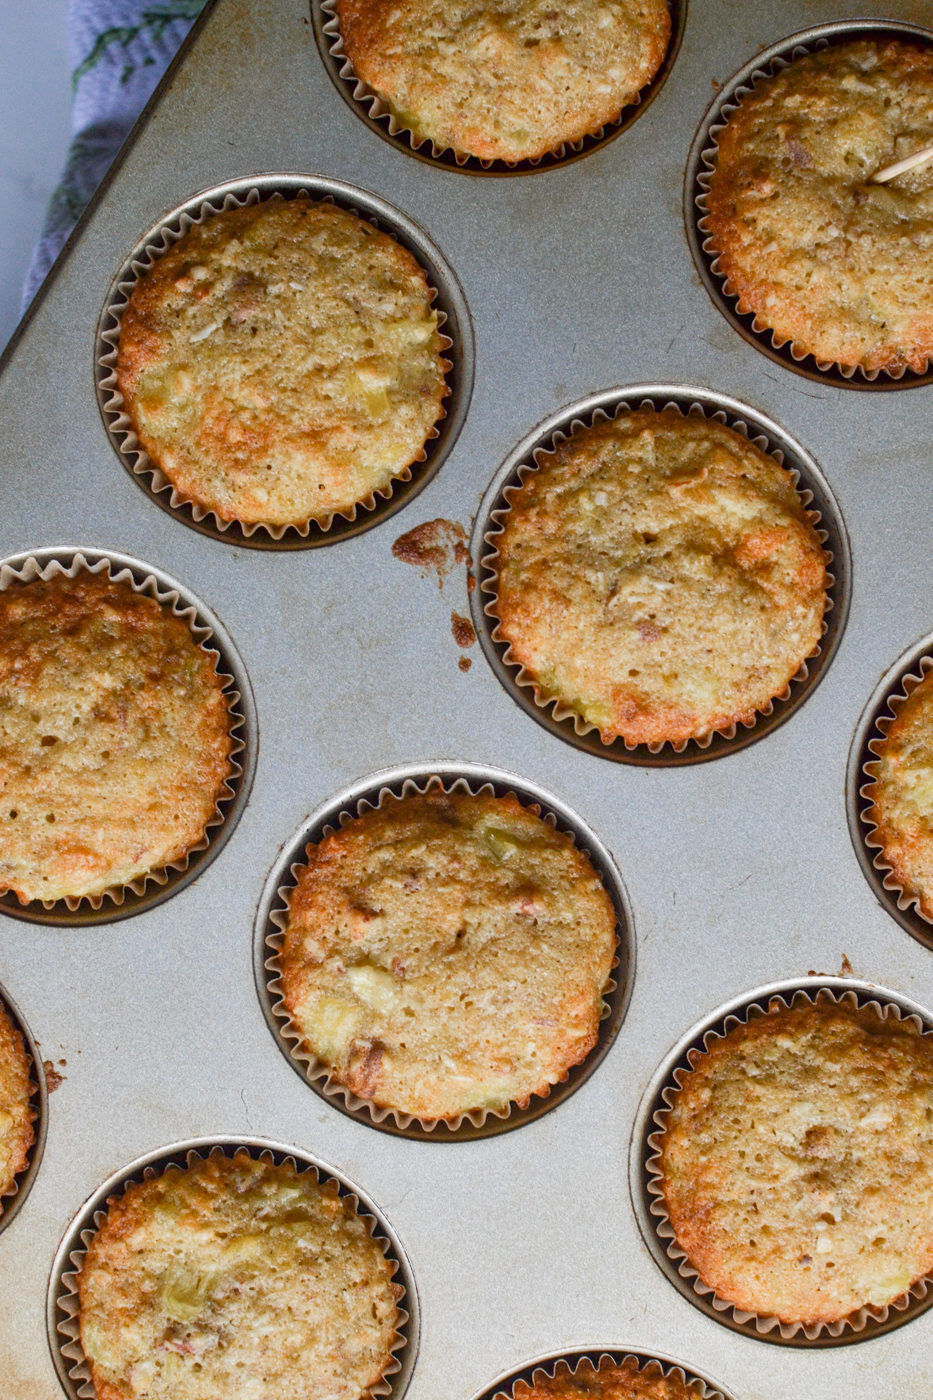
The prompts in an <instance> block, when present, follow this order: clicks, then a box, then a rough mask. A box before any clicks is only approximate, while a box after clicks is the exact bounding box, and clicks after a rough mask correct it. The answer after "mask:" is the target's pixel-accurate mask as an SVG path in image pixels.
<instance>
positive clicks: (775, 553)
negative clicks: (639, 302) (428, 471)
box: [492, 409, 827, 746]
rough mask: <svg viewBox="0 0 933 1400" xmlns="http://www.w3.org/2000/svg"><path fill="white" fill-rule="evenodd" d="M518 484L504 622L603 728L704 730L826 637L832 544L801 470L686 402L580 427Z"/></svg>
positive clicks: (734, 713) (546, 695)
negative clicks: (813, 512) (686, 407)
mask: <svg viewBox="0 0 933 1400" xmlns="http://www.w3.org/2000/svg"><path fill="white" fill-rule="evenodd" d="M538 462H539V465H538V468H537V470H534V471H531V472H530V473H529V474H528V475H527V477H526V478H525V480H524V482H523V484H522V485H521V486H520V487H519V488H516V489H515V490H514V491H510V492H508V493H507V495H508V500H509V505H510V509H509V511H508V514H507V515H506V516H505V517H504V526H503V531H502V534H501V535H498V536H496V537H495V539H494V544H495V546H496V548H497V549H498V556H499V557H498V560H496V561H494V568H495V570H496V574H497V578H496V582H495V592H496V598H495V603H494V605H493V609H492V610H493V611H494V613H495V615H496V616H497V617H498V619H499V623H498V626H497V628H496V630H495V632H494V636H495V637H496V639H497V640H502V641H506V642H508V644H509V656H508V659H509V660H511V661H513V662H515V663H517V664H518V665H520V666H522V667H524V669H525V673H526V675H527V677H528V678H529V679H530V680H531V681H532V682H533V683H534V685H535V687H536V691H537V696H538V699H539V701H540V702H541V703H542V704H546V703H547V702H549V701H551V700H556V701H558V702H560V704H562V705H564V706H567V707H568V708H569V709H570V710H572V711H574V712H576V714H578V715H579V716H580V717H581V719H582V720H584V721H585V722H587V723H589V724H592V725H596V726H597V727H598V729H599V731H600V735H601V737H602V739H603V741H604V742H605V743H611V742H612V741H613V740H615V739H618V738H621V739H623V740H624V741H625V743H626V744H628V745H630V746H631V745H635V744H661V743H663V742H665V741H669V742H671V743H677V742H681V741H686V740H688V739H702V738H704V737H705V736H707V735H709V734H710V733H711V732H712V731H714V730H718V729H723V728H726V727H728V726H729V725H731V724H734V723H736V722H740V721H741V722H745V723H748V722H750V721H751V720H752V719H753V718H754V716H755V713H756V711H759V710H761V709H763V708H764V707H766V706H767V705H768V704H769V702H770V701H771V700H773V699H774V698H775V697H776V696H778V695H781V694H782V693H783V692H785V691H786V688H787V685H788V683H789V681H790V680H791V678H792V677H793V676H794V675H795V674H796V672H797V671H798V670H799V669H800V666H801V663H802V662H803V661H804V659H805V658H806V657H808V656H810V655H812V654H813V652H814V650H815V649H816V648H817V646H818V644H819V639H820V635H821V630H822V618H823V612H824V609H825V606H826V585H827V574H826V566H825V558H824V555H823V550H822V548H821V546H820V541H819V539H818V537H817V534H816V532H815V530H814V528H813V526H812V524H811V523H810V521H809V520H808V518H807V513H806V511H805V509H804V506H803V503H802V501H801V499H800V497H799V496H798V494H797V492H796V490H795V488H794V483H793V479H792V477H791V475H790V473H789V472H787V471H786V470H785V469H784V468H783V467H781V466H779V465H778V463H777V462H776V461H775V460H774V458H772V457H769V456H767V455H766V454H765V453H764V452H762V451H761V450H760V449H759V448H757V447H755V446H754V445H753V444H752V443H750V442H748V441H747V440H746V439H745V438H744V437H742V436H741V435H740V434H739V433H737V432H734V431H733V430H732V429H731V428H727V427H725V426H723V425H722V424H721V423H717V422H713V421H711V420H710V419H707V418H702V417H696V416H689V417H684V416H683V415H681V414H680V413H677V412H675V411H673V410H665V411H663V412H656V411H655V410H653V409H640V410H637V411H635V412H631V413H620V414H619V416H618V417H617V418H615V419H613V420H611V421H604V422H597V423H596V424H594V426H592V427H581V428H578V429H577V430H576V431H575V432H573V433H572V434H571V435H570V437H569V438H568V439H567V440H566V441H565V442H563V443H561V444H560V445H559V446H558V448H557V450H556V451H555V452H553V453H542V454H539V457H538Z"/></svg>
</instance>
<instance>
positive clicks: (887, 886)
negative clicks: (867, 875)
mask: <svg viewBox="0 0 933 1400" xmlns="http://www.w3.org/2000/svg"><path fill="white" fill-rule="evenodd" d="M931 671H933V655H929V656H921V657H920V659H919V661H917V662H916V663H915V666H914V667H911V668H909V669H908V670H907V671H905V672H904V673H903V674H902V675H901V676H900V677H899V678H898V679H897V680H895V681H893V682H892V684H891V689H890V690H889V691H888V694H887V697H886V698H885V701H884V703H883V708H882V710H881V711H880V713H878V714H877V715H876V717H875V722H874V724H873V725H872V729H871V735H872V737H871V738H869V740H868V744H867V748H868V749H869V750H870V751H871V753H873V754H875V755H876V756H877V757H876V759H869V760H868V761H867V762H866V763H864V764H863V765H862V767H861V770H860V776H861V778H862V779H863V781H862V782H861V783H860V785H859V797H861V798H864V800H865V801H866V802H869V803H870V804H871V807H874V801H875V787H876V781H877V777H878V770H879V767H880V764H879V762H878V758H880V756H881V754H882V753H883V752H884V746H885V744H886V742H887V737H888V731H889V729H890V728H891V725H892V724H893V722H894V720H895V719H896V718H897V714H898V711H899V710H900V708H901V706H902V705H903V704H904V701H905V700H906V699H907V698H908V696H909V695H911V694H912V693H913V692H914V691H915V690H916V689H917V686H918V685H919V684H920V683H921V681H923V680H924V679H925V678H926V677H927V676H928V675H929V674H930V672H931ZM871 807H869V808H863V809H862V810H861V811H860V813H859V820H860V822H861V825H862V836H863V839H864V841H865V845H866V846H867V847H868V849H869V850H870V851H874V852H876V854H875V856H874V858H873V860H872V866H873V867H874V869H875V870H876V871H877V872H878V874H877V877H876V878H877V882H878V883H879V884H880V885H881V888H882V889H883V890H885V891H886V892H887V893H888V894H889V895H890V896H891V897H892V898H893V901H894V903H895V904H896V905H897V907H898V909H900V910H901V912H902V913H906V912H908V911H909V912H910V913H911V914H913V915H915V916H916V917H917V918H918V919H922V920H923V922H924V923H925V924H928V925H929V927H930V930H931V934H933V918H931V917H930V915H929V914H925V913H924V912H923V910H922V909H921V908H920V899H921V896H920V894H919V893H913V892H911V891H909V890H906V889H905V888H904V886H903V885H902V884H901V883H900V881H899V880H898V879H897V876H896V875H895V874H894V871H893V870H892V868H891V866H890V865H889V864H888V862H887V860H886V859H885V855H884V842H883V841H882V840H881V837H880V835H879V833H878V828H877V826H876V825H875V823H874V822H873V821H872V819H871V817H870V816H869V812H870V810H871Z"/></svg>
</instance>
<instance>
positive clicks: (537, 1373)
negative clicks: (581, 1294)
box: [480, 1347, 729, 1400]
mask: <svg viewBox="0 0 933 1400" xmlns="http://www.w3.org/2000/svg"><path fill="white" fill-rule="evenodd" d="M627 1363H634V1364H635V1366H636V1367H637V1368H638V1375H639V1376H640V1377H641V1376H643V1377H644V1378H645V1379H646V1380H651V1381H656V1380H672V1381H678V1382H679V1383H680V1384H681V1385H684V1386H686V1387H687V1388H688V1389H689V1390H690V1391H691V1393H692V1394H693V1395H694V1396H695V1397H696V1400H729V1396H728V1394H727V1392H726V1391H724V1390H723V1389H722V1388H721V1387H720V1386H718V1385H714V1384H713V1383H712V1382H711V1381H709V1380H707V1379H706V1378H705V1377H704V1376H701V1375H699V1374H698V1373H697V1372H696V1371H694V1370H692V1369H690V1368H689V1367H687V1366H685V1365H683V1364H682V1363H681V1362H678V1361H673V1360H671V1358H670V1357H666V1356H665V1357H662V1356H660V1355H656V1354H652V1353H649V1352H642V1351H627V1350H620V1349H619V1348H616V1347H588V1348H586V1349H585V1350H577V1349H573V1350H569V1351H564V1352H561V1353H560V1354H559V1355H554V1356H547V1357H543V1358H541V1360H539V1361H532V1362H529V1363H528V1364H527V1365H526V1366H524V1367H522V1368H521V1369H519V1370H516V1371H513V1372H512V1373H511V1374H510V1375H508V1376H507V1377H504V1378H503V1379H502V1380H499V1381H496V1382H495V1383H494V1385H493V1386H491V1387H490V1388H489V1389H488V1390H486V1391H485V1392H484V1393H483V1395H482V1396H481V1397H480V1400H525V1397H526V1395H527V1394H528V1387H532V1386H536V1385H540V1384H542V1383H543V1382H544V1381H547V1380H554V1379H555V1378H556V1379H560V1378H563V1377H567V1378H570V1377H573V1378H575V1379H578V1380H584V1381H585V1380H587V1379H591V1378H594V1377H595V1376H598V1375H599V1373H600V1372H601V1371H607V1370H610V1369H614V1368H616V1367H620V1366H624V1365H626V1364H627Z"/></svg>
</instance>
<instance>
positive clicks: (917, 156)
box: [871, 146, 933, 185]
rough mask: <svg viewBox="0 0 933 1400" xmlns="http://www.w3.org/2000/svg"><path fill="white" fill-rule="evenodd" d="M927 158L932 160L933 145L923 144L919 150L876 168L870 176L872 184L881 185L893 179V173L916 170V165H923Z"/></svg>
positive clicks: (901, 173) (900, 173)
mask: <svg viewBox="0 0 933 1400" xmlns="http://www.w3.org/2000/svg"><path fill="white" fill-rule="evenodd" d="M928 160H933V146H924V147H923V149H922V150H920V151H914V153H913V155H912V156H905V157H904V159H903V160H896V161H895V162H894V164H893V165H886V166H885V167H884V169H883V170H876V171H875V173H874V175H872V177H871V183H872V184H873V185H883V184H885V183H886V182H887V181H888V180H893V179H894V177H895V175H903V174H904V172H905V171H907V170H916V168H917V166H918V165H925V164H926V162H927V161H928Z"/></svg>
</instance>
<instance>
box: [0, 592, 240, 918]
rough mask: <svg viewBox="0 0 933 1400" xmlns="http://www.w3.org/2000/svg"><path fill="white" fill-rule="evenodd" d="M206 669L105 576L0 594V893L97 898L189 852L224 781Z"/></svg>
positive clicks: (160, 619) (220, 736) (147, 603)
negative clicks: (93, 896)
mask: <svg viewBox="0 0 933 1400" xmlns="http://www.w3.org/2000/svg"><path fill="white" fill-rule="evenodd" d="M216 659H217V658H216V653H214V652H207V651H204V650H203V649H202V648H201V647H200V646H199V645H198V643H197V641H196V640H195V638H194V637H193V636H192V634H191V630H190V628H189V626H188V623H187V622H186V621H185V620H184V619H183V618H181V617H176V616H175V615H174V613H172V611H171V609H170V608H169V607H168V606H167V605H166V606H162V605H161V604H159V603H158V602H156V600H155V599H154V598H151V597H149V596H148V595H147V594H142V593H138V592H137V591H136V590H135V589H134V588H133V587H132V586H131V585H130V584H128V583H125V582H119V581H115V580H113V579H111V578H110V577H109V576H108V575H107V574H105V573H97V574H90V573H86V572H82V573H79V574H77V575H76V576H75V577H73V578H71V577H67V576H65V575H62V574H58V575H55V576H54V577H52V578H50V579H49V580H47V581H45V580H42V579H35V580H33V581H32V582H30V583H19V582H16V583H13V584H11V585H10V587H8V588H6V589H4V590H3V591H0V889H2V890H4V891H7V890H12V891H13V892H14V893H15V894H17V895H18V896H19V898H20V900H21V901H22V902H24V903H25V902H27V901H28V900H32V899H41V900H56V899H64V898H66V897H69V896H72V897H75V898H77V897H80V896H85V895H87V896H92V895H98V894H101V893H102V892H103V891H105V890H110V889H116V888H118V887H120V886H125V885H128V884H129V883H130V882H131V881H133V880H135V879H137V878H138V877H140V876H143V875H146V874H148V873H150V872H153V871H157V870H161V869H163V868H164V867H165V866H167V865H171V864H173V863H174V862H176V861H179V860H182V859H183V858H184V856H185V854H186V852H187V851H188V850H189V849H190V848H191V847H192V846H194V845H196V844H197V843H198V842H199V841H200V840H201V838H202V837H203V835H204V831H205V827H206V825H207V823H208V822H209V821H210V820H211V819H212V817H213V816H214V814H215V811H216V806H217V800H218V798H219V796H220V795H221V792H222V790H223V786H224V782H225V779H226V778H227V776H228V774H229V773H230V759H229V754H230V747H231V741H230V732H229V731H230V716H229V713H228V709H227V702H226V700H225V698H224V696H223V693H222V690H223V682H222V681H221V679H220V677H219V676H218V675H217V670H216V664H215V663H216Z"/></svg>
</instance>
